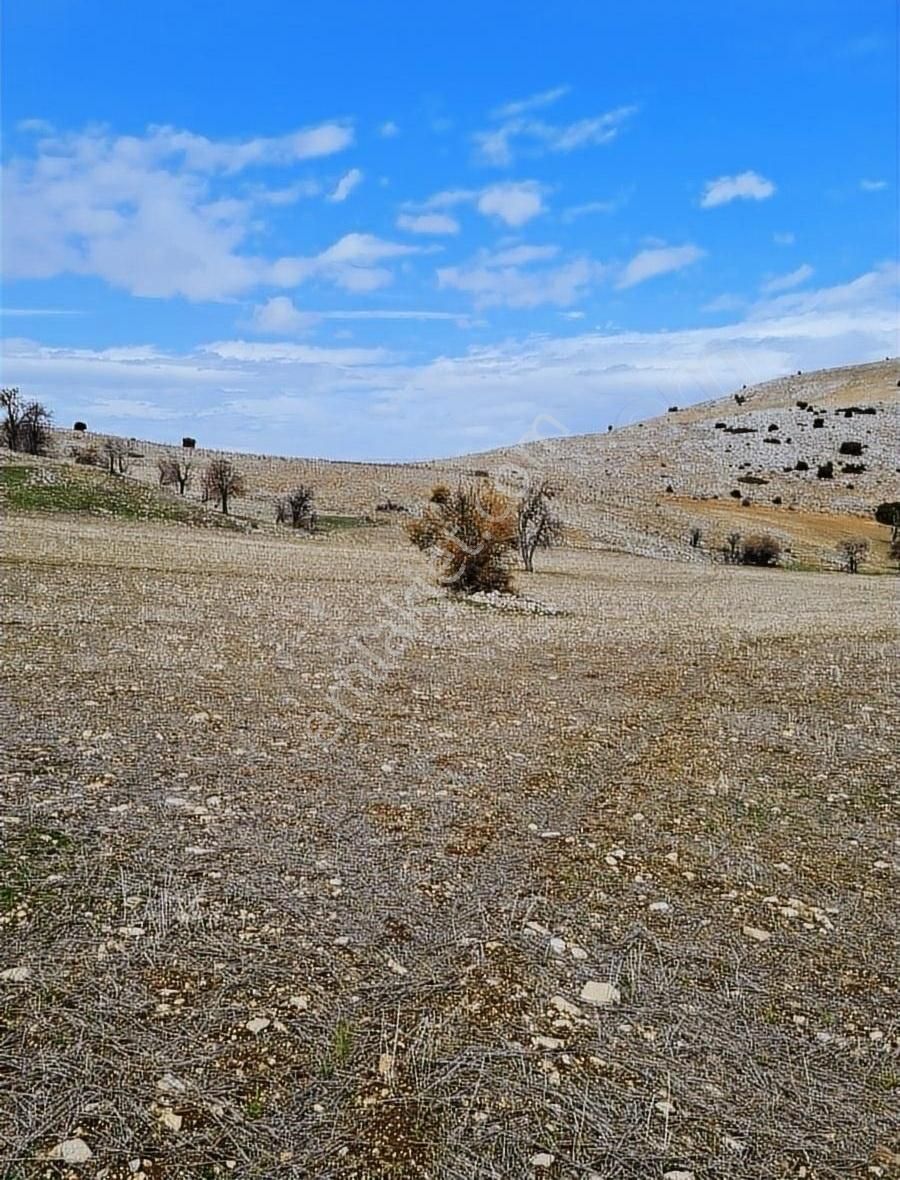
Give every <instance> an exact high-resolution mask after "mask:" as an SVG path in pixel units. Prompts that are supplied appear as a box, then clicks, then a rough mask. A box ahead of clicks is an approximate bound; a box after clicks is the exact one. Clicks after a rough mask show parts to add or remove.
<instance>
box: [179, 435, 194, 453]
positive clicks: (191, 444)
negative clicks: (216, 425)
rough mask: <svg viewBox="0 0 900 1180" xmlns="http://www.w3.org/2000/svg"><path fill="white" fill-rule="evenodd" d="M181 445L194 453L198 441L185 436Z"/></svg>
mask: <svg viewBox="0 0 900 1180" xmlns="http://www.w3.org/2000/svg"><path fill="white" fill-rule="evenodd" d="M181 445H182V446H183V447H184V448H185V450H187V451H192V450H193V449H194V447H195V446H196V445H197V440H196V439H195V438H188V437H187V436H185V437H184V438H183V439H182V440H181Z"/></svg>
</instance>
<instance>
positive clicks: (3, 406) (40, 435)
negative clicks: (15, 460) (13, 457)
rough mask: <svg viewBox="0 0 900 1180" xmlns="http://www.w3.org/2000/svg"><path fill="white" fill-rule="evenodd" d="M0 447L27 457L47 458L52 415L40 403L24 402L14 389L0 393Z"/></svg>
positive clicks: (15, 387)
mask: <svg viewBox="0 0 900 1180" xmlns="http://www.w3.org/2000/svg"><path fill="white" fill-rule="evenodd" d="M0 410H2V411H3V420H2V421H0V444H2V445H3V446H5V447H9V449H10V450H11V451H23V452H24V453H25V454H27V455H46V454H47V452H48V451H49V450H50V448H51V443H52V435H51V433H50V426H51V415H50V411H49V410H47V409H45V407H44V406H42V405H41V403H40V402H29V401H25V400H24V398H23V397H22V395H21V394H20V393H19V389H18V387H17V386H14V387H12V388H9V389H0Z"/></svg>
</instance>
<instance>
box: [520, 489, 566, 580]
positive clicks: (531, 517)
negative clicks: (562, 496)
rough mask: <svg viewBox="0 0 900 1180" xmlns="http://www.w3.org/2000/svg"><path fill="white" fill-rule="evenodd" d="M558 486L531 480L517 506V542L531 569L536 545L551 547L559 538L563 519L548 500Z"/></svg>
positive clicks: (524, 560) (527, 565) (545, 547)
mask: <svg viewBox="0 0 900 1180" xmlns="http://www.w3.org/2000/svg"><path fill="white" fill-rule="evenodd" d="M558 494H559V488H557V487H556V486H555V485H554V484H552V483H550V482H549V480H546V479H541V480H534V481H532V482H531V483H529V484H528V486H527V487H526V488H525V492H524V494H523V496H522V498H521V500H520V501H519V504H518V508H517V510H516V543H517V545H518V547H519V553H520V555H521V557H522V563H523V565H524V566H525V568H526V570H528V572H529V573H530V572H531V571H532V570H533V569H534V553H535V550H536V549H550V548H552V547H553V546H554V545H558V544H559V542H560V541H561V540H562V536H563V526H562V521H561V520H560V519H559V517H558V516H557V515H556V514H555V513H554V511H553V509H552V507H551V505H550V501H551V500H552V499H553V498H554V496H557V495H558Z"/></svg>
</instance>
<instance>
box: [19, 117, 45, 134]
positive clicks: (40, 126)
mask: <svg viewBox="0 0 900 1180" xmlns="http://www.w3.org/2000/svg"><path fill="white" fill-rule="evenodd" d="M16 130H17V131H22V132H23V133H24V134H26V135H51V134H52V133H53V131H54V127H53V124H52V123H48V122H47V120H46V119H20V120H19V122H18V123H16Z"/></svg>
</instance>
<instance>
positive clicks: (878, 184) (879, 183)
mask: <svg viewBox="0 0 900 1180" xmlns="http://www.w3.org/2000/svg"><path fill="white" fill-rule="evenodd" d="M887 186H888V182H887V181H886V180H865V179H863V180H861V181H860V182H859V187H860V188H861V189H862V191H863V192H864V193H880V192H881V190H882V189H886V188H887Z"/></svg>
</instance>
